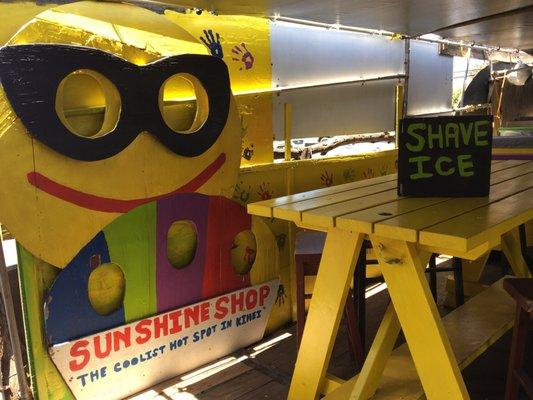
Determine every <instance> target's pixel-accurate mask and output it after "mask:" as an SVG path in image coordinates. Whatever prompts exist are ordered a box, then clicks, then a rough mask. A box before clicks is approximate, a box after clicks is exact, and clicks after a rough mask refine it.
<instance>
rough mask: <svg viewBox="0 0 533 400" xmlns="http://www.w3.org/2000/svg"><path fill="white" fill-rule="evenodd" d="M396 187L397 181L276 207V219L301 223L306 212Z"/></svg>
mask: <svg viewBox="0 0 533 400" xmlns="http://www.w3.org/2000/svg"><path fill="white" fill-rule="evenodd" d="M395 187H396V181H391V182H384V183H380V184H377V185H372V186H367V187H361V188H357V189H353V190H348V191H345V192H341V193H337V194H331V195H328V196H322V197H319V198H316V199H309V200H303V201H300V202H298V203H293V204H287V205H284V206H279V207H276V208H275V209H274V217H277V218H281V219H286V220H291V221H299V220H300V219H301V213H302V212H304V211H307V210H311V209H314V208H318V207H323V206H327V205H329V204H333V203H340V202H342V201H346V200H351V199H356V198H360V197H364V196H369V195H371V194H375V193H380V192H384V191H387V190H389V189H393V188H395Z"/></svg>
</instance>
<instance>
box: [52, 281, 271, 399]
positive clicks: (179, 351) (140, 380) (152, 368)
mask: <svg viewBox="0 0 533 400" xmlns="http://www.w3.org/2000/svg"><path fill="white" fill-rule="evenodd" d="M278 286H279V280H278V279H275V280H272V281H269V282H266V283H263V284H260V285H255V286H251V287H248V288H244V289H240V290H237V291H235V292H232V293H228V294H224V295H222V296H219V297H215V298H213V299H210V300H204V301H201V302H199V303H196V304H193V305H190V306H187V307H183V308H180V309H177V310H173V311H169V312H167V313H164V314H160V315H156V316H153V317H149V318H145V319H142V320H139V321H136V322H133V323H130V324H127V325H124V326H120V327H117V328H113V329H110V330H108V331H104V332H100V333H97V334H94V335H91V336H87V337H84V338H80V339H77V340H74V341H71V342H65V343H60V344H57V345H54V346H52V347H50V348H49V353H50V356H51V357H52V360H53V362H54V364H55V365H56V367H57V368H58V370H59V371H60V373H61V375H62V376H63V378H64V379H65V382H66V383H67V384H68V386H69V388H70V390H71V391H72V393H73V394H74V396H75V397H76V399H78V400H81V399H107V400H113V399H122V398H124V397H126V396H129V395H132V394H135V393H137V392H139V391H141V390H143V389H146V388H148V387H150V386H152V385H154V384H156V383H159V382H162V381H165V380H167V379H170V378H173V377H175V376H177V375H179V374H182V373H185V372H187V371H190V370H191V369H194V368H196V367H198V366H201V365H203V364H206V363H208V362H210V361H213V360H215V359H217V358H220V357H223V356H225V355H227V354H228V353H231V352H233V351H235V350H237V349H239V348H243V347H246V346H248V345H250V344H252V343H255V342H257V341H259V340H261V338H262V337H263V334H264V331H265V328H266V323H267V320H268V316H269V314H270V310H271V309H272V305H273V303H274V300H275V297H276V293H277V290H278Z"/></svg>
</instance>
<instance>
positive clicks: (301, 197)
mask: <svg viewBox="0 0 533 400" xmlns="http://www.w3.org/2000/svg"><path fill="white" fill-rule="evenodd" d="M525 163H527V161H524V160H506V161H501V162H494V163H493V164H492V167H491V168H492V172H497V171H501V170H505V169H509V168H512V167H516V166H518V165H521V164H525ZM396 180H397V175H396V174H390V175H385V176H380V177H377V178H373V179H366V180H361V181H356V182H350V183H345V184H342V185H336V186H331V187H327V188H321V189H316V190H310V191H307V192H303V193H298V194H293V195H288V196H283V197H277V198H275V199H268V200H263V201H259V202H255V203H250V204H248V206H247V207H248V212H249V213H250V214H253V215H258V216H262V217H267V218H271V217H273V216H274V213H273V209H274V208H276V207H281V206H286V205H289V204H294V203H298V202H300V201H305V200H310V199H316V198H320V197H323V196H329V195H334V194H336V193H342V192H346V191H349V190H353V189H357V188H363V187H369V186H374V185H378V184H380V183H384V182H392V181H396ZM278 218H281V217H278ZM289 220H293V219H292V218H289Z"/></svg>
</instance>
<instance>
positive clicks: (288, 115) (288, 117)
mask: <svg viewBox="0 0 533 400" xmlns="http://www.w3.org/2000/svg"><path fill="white" fill-rule="evenodd" d="M291 131H292V106H291V104H290V103H285V123H284V130H283V133H284V134H285V161H290V160H291V158H292V157H291V147H292V146H291V136H292V132H291Z"/></svg>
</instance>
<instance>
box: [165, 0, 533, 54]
mask: <svg viewBox="0 0 533 400" xmlns="http://www.w3.org/2000/svg"><path fill="white" fill-rule="evenodd" d="M159 3H160V4H161V2H159ZM163 3H166V4H172V5H174V6H189V7H196V8H201V9H204V10H208V11H211V10H213V11H216V12H218V13H223V14H247V15H263V16H273V15H276V14H279V15H281V16H283V17H290V18H298V19H305V20H311V21H317V22H324V23H328V24H336V23H338V24H342V25H348V26H355V27H362V28H372V29H384V30H387V31H392V32H396V33H403V34H406V35H409V36H418V35H422V34H425V33H432V32H435V33H437V34H439V35H441V36H443V37H448V38H454V39H462V40H466V41H476V42H479V43H483V44H488V45H495V46H502V47H513V48H519V49H521V50H529V51H530V52H531V50H532V49H533V0H507V1H504V0H329V1H324V0H249V1H243V0H196V1H195V0H164V1H163Z"/></svg>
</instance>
